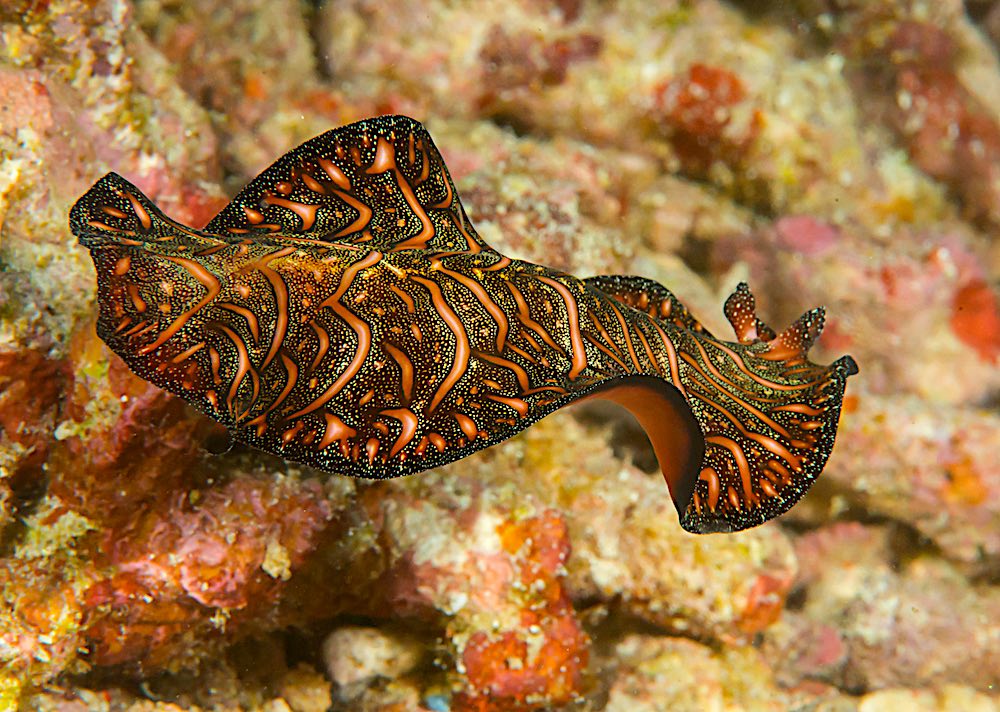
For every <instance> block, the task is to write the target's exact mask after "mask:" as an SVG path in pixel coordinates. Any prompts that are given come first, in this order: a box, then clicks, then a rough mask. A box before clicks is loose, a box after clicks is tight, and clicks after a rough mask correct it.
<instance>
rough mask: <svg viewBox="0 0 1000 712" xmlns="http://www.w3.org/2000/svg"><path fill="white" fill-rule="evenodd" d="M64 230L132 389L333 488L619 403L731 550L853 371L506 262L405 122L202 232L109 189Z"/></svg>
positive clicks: (740, 293)
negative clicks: (186, 410)
mask: <svg viewBox="0 0 1000 712" xmlns="http://www.w3.org/2000/svg"><path fill="white" fill-rule="evenodd" d="M70 225H71V227H72V230H73V232H74V234H75V235H76V236H77V237H78V239H79V241H80V243H81V244H82V245H84V246H86V247H88V248H89V249H90V251H91V255H92V257H93V260H94V265H95V268H96V270H97V283H98V301H99V305H100V316H99V320H98V333H99V334H100V336H101V338H102V339H103V340H104V341H105V342H106V343H107V344H108V346H110V347H111V349H112V350H114V351H115V353H117V354H118V355H119V356H121V358H122V359H124V360H125V362H126V363H127V364H128V365H129V367H130V368H131V369H132V370H133V371H134V372H135V373H137V374H138V375H139V376H141V377H142V378H145V379H146V380H148V381H151V382H152V383H154V384H156V385H157V386H159V387H161V388H164V389H166V390H168V391H170V392H172V393H176V394H178V395H179V396H181V397H182V398H184V399H185V400H187V401H188V402H190V403H192V404H193V405H195V406H196V407H197V408H199V409H200V410H202V411H203V412H205V413H207V414H208V415H209V416H211V417H212V418H214V419H215V420H217V421H219V422H220V423H222V424H223V425H225V426H226V428H228V429H229V431H230V433H231V434H232V436H233V437H234V439H236V440H238V441H241V442H244V443H247V444H249V445H252V446H254V447H256V448H259V449H261V450H265V451H267V452H271V453H276V454H278V455H280V456H282V457H284V458H286V459H289V460H294V461H298V462H302V463H305V464H307V465H311V466H313V467H317V468H320V469H322V470H325V471H328V472H335V473H343V474H348V475H353V476H356V477H367V478H387V477H397V476H400V475H405V474H411V473H415V472H420V471H422V470H425V469H428V468H431V467H437V466H439V465H443V464H445V463H447V462H451V461H453V460H457V459H460V458H462V457H465V456H467V455H469V454H471V453H472V452H475V451H476V450H480V449H482V448H484V447H488V446H490V445H494V444H496V443H499V442H501V441H503V440H505V439H507V438H509V437H511V436H512V435H514V434H515V433H517V432H518V431H520V430H523V429H524V428H526V427H528V426H529V425H531V424H532V423H534V422H536V421H538V420H539V419H541V418H543V417H545V416H546V415H548V414H549V413H552V412H553V411H555V410H558V409H559V408H561V407H563V406H565V405H569V404H571V403H574V402H577V401H580V400H582V399H585V398H592V397H593V398H606V399H610V400H612V401H615V402H617V403H619V404H621V405H623V406H625V407H626V408H628V409H629V410H631V411H632V412H633V413H634V414H635V415H636V417H637V418H638V419H639V421H640V423H641V424H642V425H643V427H644V428H645V429H646V431H647V433H648V434H649V437H650V440H651V441H652V443H653V446H654V449H655V450H656V455H657V458H658V459H659V462H660V466H661V468H662V470H663V473H664V477H665V478H666V480H667V483H668V485H669V487H670V492H671V495H672V498H673V500H674V503H675V505H676V506H677V509H678V512H679V513H680V519H681V524H682V525H683V526H684V527H685V528H686V529H688V530H689V531H692V532H699V533H700V532H712V531H735V530H739V529H745V528H747V527H751V526H755V525H757V524H760V523H762V522H765V521H767V520H769V519H771V518H773V517H775V516H777V515H778V514H781V513H782V512H784V511H786V510H787V509H788V508H789V507H791V506H792V505H793V504H794V503H795V502H796V501H798V499H799V498H800V497H801V496H802V494H803V493H804V492H805V491H806V490H807V489H808V488H809V486H810V485H811V484H812V482H813V481H814V480H815V479H816V477H817V476H818V475H819V473H820V471H821V470H822V468H823V466H824V464H825V463H826V460H827V457H828V456H829V454H830V451H831V449H832V447H833V442H834V437H835V435H836V429H837V422H838V417H839V413H840V407H841V401H842V398H843V393H844V387H845V382H846V379H847V377H848V376H850V375H852V374H854V373H856V372H857V367H856V366H855V364H854V361H853V360H852V359H851V358H850V357H849V356H845V357H843V358H841V359H840V360H838V361H837V362H836V363H834V364H832V365H831V366H818V365H816V364H813V363H811V362H809V361H808V359H807V356H806V354H807V350H808V349H809V347H810V345H811V344H812V343H813V341H814V340H815V339H816V337H817V336H818V335H819V333H820V330H821V329H822V326H823V311H822V310H820V309H816V310H813V311H810V312H808V313H806V314H805V315H803V316H802V317H801V318H800V319H799V320H798V321H796V322H795V323H794V324H793V325H792V326H791V327H789V328H788V329H786V330H785V331H784V332H782V333H781V334H776V333H775V332H774V331H773V330H771V329H770V328H769V327H767V326H766V325H765V324H764V323H762V322H761V321H760V320H759V319H758V318H757V316H756V312H755V307H754V299H753V296H752V295H751V294H750V291H749V289H748V288H747V287H746V285H743V284H741V285H740V286H739V287H738V288H737V290H736V292H735V293H734V294H733V295H732V296H731V297H730V298H729V300H728V301H727V302H726V305H725V312H726V316H727V317H728V319H729V321H730V323H731V324H732V326H733V328H734V330H735V332H736V337H737V342H736V343H731V342H726V341H722V340H720V339H717V338H715V337H714V336H712V335H711V334H710V333H708V331H706V330H705V328H704V327H703V326H702V325H701V324H699V323H698V322H697V321H696V320H695V319H694V318H693V317H692V316H691V315H690V313H689V312H688V311H687V309H686V308H685V307H684V306H683V305H682V304H681V303H680V302H679V301H678V300H677V298H676V297H675V296H674V295H673V294H672V293H671V292H670V291H669V290H667V289H666V288H665V287H663V286H662V285H660V284H657V283H656V282H653V281H651V280H647V279H643V278H641V277H620V276H605V277H592V278H590V279H585V280H580V279H577V278H576V277H573V276H571V275H567V274H564V273H561V272H557V271H555V270H552V269H549V268H546V267H543V266H540V265H535V264H531V263H527V262H523V261H520V260H514V259H511V258H508V257H505V256H504V255H502V254H500V253H498V252H497V251H496V250H494V249H493V248H492V247H490V246H489V245H487V244H486V243H485V242H483V240H482V239H481V238H480V237H479V235H478V234H477V233H476V231H475V229H474V228H473V226H472V225H471V223H470V222H469V220H468V217H467V216H466V214H465V211H464V209H463V208H462V205H461V203H460V202H459V198H458V194H457V192H456V190H455V186H454V184H453V182H452V180H451V177H450V175H449V174H448V170H447V168H446V167H445V165H444V162H443V161H442V159H441V155H440V154H439V153H438V151H437V149H436V148H435V146H434V144H433V142H432V141H431V138H430V136H429V135H428V133H427V132H426V131H425V130H424V128H423V127H422V126H421V125H420V124H419V123H417V122H415V121H413V120H412V119H409V118H406V117H401V116H385V117H380V118H376V119H371V120H367V121H361V122H358V123H355V124H351V125H349V126H345V127H343V128H340V129H336V130H333V131H329V132H327V133H325V134H323V135H321V136H318V137H317V138H314V139H312V140H311V141H308V142H306V143H305V144H303V145H302V146H300V147H298V148H296V149H295V150H293V151H291V152H290V153H288V154H286V155H285V156H283V157H281V158H280V159H279V160H278V161H277V162H276V163H274V165H272V166H271V167H270V168H268V169H267V170H266V171H264V172H263V173H262V174H260V175H259V176H258V177H257V178H256V179H254V180H253V181H252V182H251V183H250V184H249V185H248V186H247V187H246V188H244V189H243V191H241V192H240V193H239V195H237V196H236V198H235V199H234V200H233V201H232V202H231V203H230V204H229V205H228V206H227V207H226V208H225V209H224V210H223V211H222V212H221V213H219V214H218V215H217V216H216V217H215V218H213V219H212V221H211V222H209V224H208V225H207V226H206V227H205V228H204V229H203V230H195V229H191V228H189V227H185V226H183V225H180V224H178V223H176V222H174V221H172V220H170V219H169V218H167V217H166V216H164V215H163V214H162V212H160V210H159V209H157V208H156V206H154V205H153V204H152V203H151V202H150V201H149V200H148V199H147V198H146V197H145V196H144V195H142V194H141V193H140V192H139V191H138V190H137V189H136V188H135V186H133V185H131V184H130V183H128V182H127V181H126V180H124V179H123V178H121V177H120V176H118V175H116V174H114V173H111V174H108V175H107V176H105V177H104V178H102V179H101V180H100V181H98V182H97V183H96V184H95V185H94V187H93V188H91V190H90V191H88V192H87V193H86V195H84V196H83V197H82V198H81V199H80V200H79V201H78V202H77V204H76V205H75V206H74V207H73V209H72V211H71V214H70Z"/></svg>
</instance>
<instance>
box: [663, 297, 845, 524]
mask: <svg viewBox="0 0 1000 712" xmlns="http://www.w3.org/2000/svg"><path fill="white" fill-rule="evenodd" d="M725 312H726V316H727V317H728V319H729V321H730V323H731V324H732V326H733V329H734V331H735V332H736V337H737V339H738V342H739V343H735V344H734V343H727V342H723V341H719V340H716V339H714V338H711V337H709V338H701V337H699V341H698V343H696V344H695V348H694V352H693V354H691V353H682V356H681V358H682V359H683V360H684V361H685V363H686V364H687V367H688V368H687V369H686V373H687V376H688V377H687V379H686V386H687V392H688V401H689V404H690V405H691V407H692V409H693V410H694V412H695V416H696V417H697V418H698V421H699V423H700V424H701V427H702V432H703V437H704V442H705V455H704V458H703V460H702V462H701V465H700V467H699V468H698V470H697V472H692V473H690V476H691V477H692V479H693V480H694V481H693V483H692V486H691V487H690V491H691V496H690V497H689V498H688V499H679V500H678V499H677V498H676V497H675V498H674V501H675V504H676V505H677V508H678V512H679V513H680V520H681V525H682V526H683V527H684V528H685V529H686V530H688V531H690V532H694V533H699V534H703V533H710V532H733V531H740V530H742V529H747V528H749V527H753V526H757V525H759V524H762V523H764V522H766V521H769V520H771V519H773V518H774V517H777V516H778V515H780V514H783V513H784V512H786V511H788V510H789V509H790V508H791V507H792V506H793V505H794V504H795V503H796V502H798V501H799V499H801V498H802V496H803V495H804V494H805V493H806V491H808V489H809V487H811V486H812V484H813V482H815V481H816V478H817V477H818V476H819V474H820V472H821V471H822V470H823V468H824V466H825V465H826V462H827V459H828V458H829V457H830V454H831V452H832V451H833V445H834V440H835V438H836V434H837V426H838V421H839V418H840V412H841V408H842V406H843V400H844V390H845V387H846V384H847V379H848V378H849V377H850V376H852V375H854V374H856V373H857V372H858V366H857V364H856V363H855V361H854V359H853V358H851V357H850V356H843V357H842V358H840V359H838V360H837V361H835V362H834V363H833V364H831V365H829V366H820V365H817V364H815V363H812V362H810V361H809V360H808V357H807V352H808V350H809V347H810V346H811V345H812V344H813V342H814V341H815V340H816V338H817V337H818V336H819V335H820V332H821V331H822V328H823V321H824V311H823V309H822V308H819V309H813V310H811V311H809V312H806V313H805V314H803V315H802V316H801V317H800V318H799V319H797V320H796V321H795V322H794V323H793V324H792V325H791V326H789V327H788V328H787V329H785V330H784V331H783V332H781V333H780V334H778V333H775V331H774V330H772V329H771V328H770V327H768V326H767V325H766V324H764V323H763V322H762V321H761V320H760V319H759V318H758V317H757V314H756V311H755V305H754V298H753V295H752V294H751V293H750V290H749V288H748V287H747V286H746V285H745V284H740V285H739V287H738V288H737V290H736V292H735V293H734V294H733V295H732V296H731V297H730V298H729V300H728V301H727V302H726V307H725Z"/></svg>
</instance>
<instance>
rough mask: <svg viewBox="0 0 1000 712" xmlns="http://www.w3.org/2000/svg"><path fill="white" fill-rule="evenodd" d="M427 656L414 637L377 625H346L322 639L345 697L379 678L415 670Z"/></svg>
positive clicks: (325, 657) (325, 656)
mask: <svg viewBox="0 0 1000 712" xmlns="http://www.w3.org/2000/svg"><path fill="white" fill-rule="evenodd" d="M423 655H424V646H423V645H422V644H421V643H420V641H418V640H417V639H415V638H412V637H410V636H408V635H405V634H399V633H394V632H389V631H384V630H379V629H377V628H365V627H361V626H345V627H343V628H338V629H337V630H335V631H333V632H332V633H330V635H328V636H327V638H326V640H324V641H323V660H324V662H325V663H326V670H327V674H328V675H329V677H330V679H331V680H332V681H333V682H334V683H336V684H337V685H338V686H339V687H340V688H341V696H342V697H352V696H353V695H352V694H351V691H352V688H353V690H357V691H358V692H360V690H358V689H357V688H359V687H364V686H365V685H366V683H368V682H369V681H371V680H372V679H374V678H376V677H384V678H388V679H394V678H397V677H399V676H401V675H405V674H406V673H408V672H410V671H411V670H413V669H414V668H415V667H416V666H417V665H418V664H419V663H420V660H421V658H422V657H423Z"/></svg>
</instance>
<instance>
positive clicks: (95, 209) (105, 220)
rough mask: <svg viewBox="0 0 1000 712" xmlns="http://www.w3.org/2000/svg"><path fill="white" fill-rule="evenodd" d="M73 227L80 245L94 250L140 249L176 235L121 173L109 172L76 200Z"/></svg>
mask: <svg viewBox="0 0 1000 712" xmlns="http://www.w3.org/2000/svg"><path fill="white" fill-rule="evenodd" d="M69 226H70V229H71V230H72V231H73V234H74V235H76V237H77V239H78V240H79V242H80V244H81V245H83V246H84V247H88V248H91V249H93V248H95V247H105V246H109V245H121V246H125V247H136V246H139V245H141V244H142V243H143V242H148V241H152V240H157V239H158V238H163V237H165V236H173V235H175V234H176V231H175V226H174V225H173V223H172V222H171V221H169V220H168V219H167V218H165V217H164V216H163V214H162V213H161V212H160V210H159V209H158V208H157V207H156V206H155V205H153V203H152V201H150V200H149V198H147V197H146V196H145V195H143V194H142V192H140V191H139V189H138V188H136V187H135V186H134V185H132V184H131V183H129V182H128V181H127V180H125V179H124V178H122V177H121V176H120V175H118V174H117V173H108V174H107V175H106V176H104V177H103V178H101V179H100V180H99V181H97V182H96V183H95V184H94V185H93V187H91V189H90V190H88V191H87V192H86V193H85V194H84V195H83V196H82V197H81V198H80V199H79V200H78V201H76V204H75V205H73V208H72V210H70V213H69Z"/></svg>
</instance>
